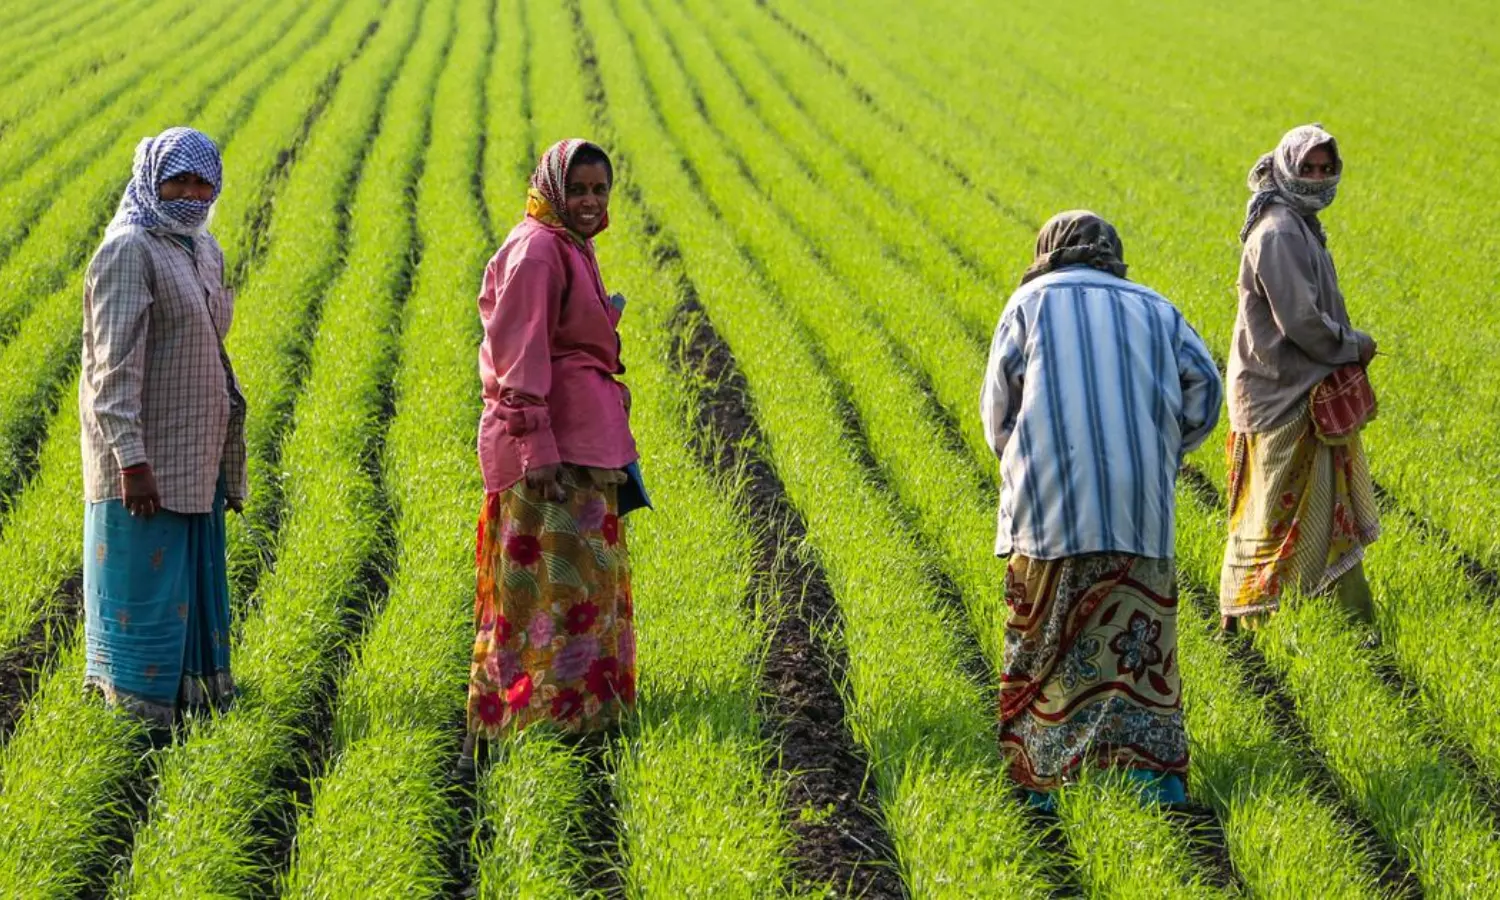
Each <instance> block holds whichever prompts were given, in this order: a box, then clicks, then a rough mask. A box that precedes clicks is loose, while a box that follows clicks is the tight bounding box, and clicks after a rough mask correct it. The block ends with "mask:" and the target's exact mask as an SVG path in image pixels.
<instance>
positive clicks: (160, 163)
mask: <svg viewBox="0 0 1500 900" xmlns="http://www.w3.org/2000/svg"><path fill="white" fill-rule="evenodd" d="M186 173H192V174H194V175H197V176H198V177H199V178H202V179H203V180H204V181H206V182H208V183H209V184H211V185H213V186H214V196H213V200H217V199H219V192H220V191H221V190H223V188H224V168H223V161H222V160H221V159H220V158H219V148H218V147H217V146H215V145H214V142H213V141H212V140H209V138H208V136H207V135H205V134H204V133H203V132H201V131H196V130H194V129H192V128H168V129H167V130H166V131H163V132H162V133H161V134H159V135H157V136H156V137H148V138H142V139H141V142H140V143H139V144H136V146H135V163H134V165H132V166H131V177H130V184H129V185H128V186H126V188H125V196H123V197H121V198H120V208H119V209H118V210H117V211H116V212H115V217H114V220H113V221H111V222H110V223H109V227H110V228H111V229H114V228H122V227H124V226H126V225H140V226H141V227H143V228H155V229H158V230H162V231H166V232H169V233H171V234H181V235H187V236H192V235H195V234H198V233H200V232H201V231H202V230H203V226H204V225H205V224H207V223H208V213H209V210H210V209H212V208H213V200H207V201H204V200H163V199H161V186H162V184H163V183H164V182H166V181H167V180H169V179H171V178H175V177H177V176H178V175H183V174H186Z"/></svg>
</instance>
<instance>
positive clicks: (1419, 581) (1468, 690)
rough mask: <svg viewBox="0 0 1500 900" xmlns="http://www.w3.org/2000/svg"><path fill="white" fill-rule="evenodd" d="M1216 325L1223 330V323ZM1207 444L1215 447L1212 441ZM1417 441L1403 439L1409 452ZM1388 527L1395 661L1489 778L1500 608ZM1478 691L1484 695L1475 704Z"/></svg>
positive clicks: (1383, 581) (1378, 450)
mask: <svg viewBox="0 0 1500 900" xmlns="http://www.w3.org/2000/svg"><path fill="white" fill-rule="evenodd" d="M1011 184H1013V185H1014V186H1015V189H1016V193H1017V194H1018V195H1024V194H1025V192H1026V186H1025V185H1024V184H1022V183H1018V182H1012V183H1011ZM1177 239H1178V240H1180V237H1179V238H1177ZM1179 277H1184V278H1185V277H1186V276H1179ZM1200 281H1201V279H1200ZM1183 283H1187V282H1186V281H1184V282H1183ZM1184 293H1188V292H1186V291H1185V292H1184ZM1174 295H1175V294H1174ZM1220 326H1221V330H1222V327H1223V323H1220ZM976 424H977V423H976ZM1384 427H1385V425H1384V423H1383V422H1382V423H1381V425H1379V426H1377V428H1376V429H1375V430H1374V432H1373V436H1374V437H1376V438H1378V437H1379V435H1380V434H1381V432H1382V429H1383V428H1384ZM1395 443H1396V444H1400V443H1401V441H1400V440H1399V439H1398V440H1397V441H1396V442H1395ZM1210 444H1211V445H1212V446H1213V447H1214V448H1216V447H1217V446H1219V445H1218V443H1217V442H1215V441H1210ZM1370 444H1371V447H1372V453H1373V455H1374V458H1375V460H1376V462H1377V464H1378V463H1379V462H1380V460H1381V459H1382V458H1384V456H1385V451H1386V450H1387V449H1388V445H1389V442H1388V443H1387V444H1382V443H1381V442H1380V441H1379V440H1372V441H1371V442H1370ZM1417 446H1418V444H1416V443H1413V442H1410V441H1408V442H1406V448H1407V450H1409V451H1410V450H1412V449H1413V448H1415V447H1417ZM1398 465H1399V464H1398ZM1205 466H1206V468H1207V469H1208V470H1209V471H1210V472H1211V473H1214V477H1215V481H1216V482H1217V483H1218V484H1219V485H1221V486H1222V484H1223V477H1222V463H1221V461H1220V459H1219V458H1218V455H1217V452H1216V451H1215V450H1211V451H1209V452H1208V453H1207V454H1206V455H1205ZM1386 531H1387V533H1386V536H1385V538H1384V541H1383V546H1382V548H1381V550H1379V551H1377V552H1378V553H1379V554H1384V553H1385V552H1387V551H1385V550H1384V547H1387V546H1389V547H1394V548H1395V549H1394V552H1395V553H1396V554H1397V556H1396V558H1394V559H1391V560H1390V562H1389V563H1387V564H1384V565H1381V566H1377V567H1376V568H1375V580H1376V586H1377V589H1378V590H1379V591H1380V592H1381V593H1382V594H1383V595H1384V596H1386V597H1389V598H1390V600H1391V602H1390V603H1387V604H1385V609H1386V611H1387V615H1386V620H1387V622H1388V625H1389V628H1388V630H1389V631H1390V633H1391V634H1392V635H1393V636H1394V641H1393V643H1394V645H1395V647H1396V649H1397V656H1398V661H1399V664H1400V665H1401V667H1402V669H1403V671H1405V672H1406V673H1408V675H1409V676H1410V677H1412V678H1413V679H1414V680H1416V681H1418V682H1419V683H1420V684H1422V686H1423V688H1424V692H1425V696H1426V697H1427V698H1428V699H1429V700H1430V703H1431V706H1432V708H1433V709H1434V712H1435V713H1436V714H1437V715H1438V716H1439V717H1440V718H1441V720H1442V721H1443V722H1444V723H1445V725H1446V726H1447V728H1448V729H1449V730H1450V731H1451V733H1453V734H1454V735H1455V736H1456V737H1457V738H1458V739H1459V740H1461V741H1463V742H1464V743H1466V744H1467V745H1468V746H1469V747H1470V748H1471V749H1472V751H1473V752H1474V754H1475V755H1476V756H1477V757H1479V759H1480V760H1481V762H1482V764H1483V765H1484V766H1485V767H1486V769H1487V771H1488V772H1489V773H1490V774H1491V775H1492V776H1494V775H1496V774H1497V773H1500V755H1497V748H1496V744H1495V736H1494V730H1493V728H1491V727H1489V723H1490V722H1492V721H1493V719H1494V717H1495V715H1496V714H1497V713H1500V709H1497V707H1496V703H1497V702H1500V701H1494V700H1491V699H1489V698H1492V697H1494V696H1495V695H1496V691H1495V690H1493V686H1500V659H1496V658H1493V657H1485V656H1476V655H1474V654H1472V653H1470V652H1469V651H1468V648H1469V646H1470V644H1471V641H1476V642H1479V643H1487V642H1488V641H1491V640H1496V639H1500V614H1497V613H1496V611H1495V609H1494V607H1493V605H1492V604H1491V603H1490V602H1489V598H1488V597H1486V596H1484V594H1483V591H1482V590H1478V589H1476V587H1475V586H1474V585H1472V584H1467V583H1465V581H1464V579H1463V578H1462V577H1461V576H1460V575H1459V571H1460V567H1461V565H1462V562H1461V559H1460V558H1459V556H1458V554H1457V553H1455V552H1454V551H1453V550H1452V549H1450V548H1448V547H1446V546H1444V545H1443V544H1442V543H1441V542H1439V541H1438V540H1435V539H1433V538H1432V537H1431V536H1430V535H1426V534H1423V533H1421V531H1420V530H1419V529H1417V528H1415V527H1413V525H1412V523H1410V522H1409V521H1407V520H1406V519H1405V518H1404V517H1402V516H1392V517H1389V518H1388V521H1387V525H1386ZM1460 633H1464V634H1467V635H1468V636H1469V637H1468V638H1466V639H1465V640H1462V641H1459V640H1443V639H1441V635H1443V634H1460ZM1478 686H1491V687H1489V688H1481V687H1478ZM1476 697H1478V698H1481V699H1479V700H1478V701H1477V702H1476V700H1475V698H1476Z"/></svg>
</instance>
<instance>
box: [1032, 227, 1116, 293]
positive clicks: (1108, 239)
mask: <svg viewBox="0 0 1500 900" xmlns="http://www.w3.org/2000/svg"><path fill="white" fill-rule="evenodd" d="M1068 266H1089V267H1091V268H1094V269H1099V270H1100V271H1103V272H1108V273H1109V274H1111V275H1114V276H1116V277H1118V278H1124V277H1125V272H1126V270H1127V269H1128V268H1129V267H1128V266H1126V265H1125V245H1124V243H1123V242H1121V240H1120V233H1119V232H1118V231H1116V230H1115V226H1113V225H1111V224H1110V223H1109V222H1107V221H1105V220H1104V218H1103V217H1101V216H1099V215H1098V214H1096V213H1093V212H1090V211H1088V210H1086V209H1072V210H1068V211H1067V212H1060V213H1058V214H1057V215H1055V216H1053V217H1052V218H1050V219H1048V220H1047V223H1046V224H1045V225H1043V226H1042V230H1041V232H1040V233H1039V234H1038V235H1037V237H1036V259H1035V260H1034V261H1033V262H1032V263H1031V266H1030V268H1028V269H1027V270H1026V274H1024V275H1022V276H1021V283H1022V284H1025V283H1026V282H1028V281H1031V280H1032V279H1034V278H1040V277H1041V276H1043V275H1046V274H1047V273H1048V272H1055V271H1057V270H1058V269H1063V268H1066V267H1068Z"/></svg>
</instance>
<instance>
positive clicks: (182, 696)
mask: <svg viewBox="0 0 1500 900" xmlns="http://www.w3.org/2000/svg"><path fill="white" fill-rule="evenodd" d="M83 530H84V560H83V603H84V633H85V636H86V639H87V647H88V665H87V669H86V671H85V674H84V684H85V685H86V686H88V687H91V688H93V689H95V690H98V691H99V692H100V693H101V694H103V695H104V697H105V699H106V700H107V701H108V702H109V703H110V704H112V705H115V706H119V707H121V708H123V709H125V710H127V711H129V712H131V713H133V714H135V715H137V716H140V717H141V718H143V719H146V720H148V721H151V722H154V723H157V724H160V725H169V724H171V723H172V721H173V720H174V718H175V717H176V715H177V713H178V712H179V711H181V710H182V709H184V708H193V707H204V706H215V707H218V706H221V705H222V704H223V703H224V702H226V701H227V700H228V699H229V698H230V697H232V696H233V694H234V679H233V678H232V677H231V675H230V672H229V627H230V619H229V574H228V567H227V565H226V561H225V532H224V482H223V479H222V478H221V479H220V481H219V487H218V491H217V494H216V496H215V498H214V508H213V512H208V513H198V514H193V515H184V514H182V513H174V512H170V511H167V510H162V511H160V512H158V513H157V514H156V515H155V516H152V517H151V518H141V517H137V516H132V515H131V514H130V512H129V510H127V509H126V508H125V504H124V503H122V502H121V501H120V500H105V501H101V502H99V503H90V504H88V505H87V508H86V510H85V511H84V525H83Z"/></svg>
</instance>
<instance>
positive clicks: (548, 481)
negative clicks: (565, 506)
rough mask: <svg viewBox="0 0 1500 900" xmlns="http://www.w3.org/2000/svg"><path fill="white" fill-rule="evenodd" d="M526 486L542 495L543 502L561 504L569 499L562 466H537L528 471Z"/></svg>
mask: <svg viewBox="0 0 1500 900" xmlns="http://www.w3.org/2000/svg"><path fill="white" fill-rule="evenodd" d="M526 486H527V487H529V488H531V489H532V490H533V491H536V492H537V493H538V494H540V495H541V497H542V499H543V500H546V501H549V502H552V503H561V502H563V501H564V500H566V499H568V492H567V491H566V490H564V488H563V484H562V466H537V467H536V468H535V469H527V470H526Z"/></svg>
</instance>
